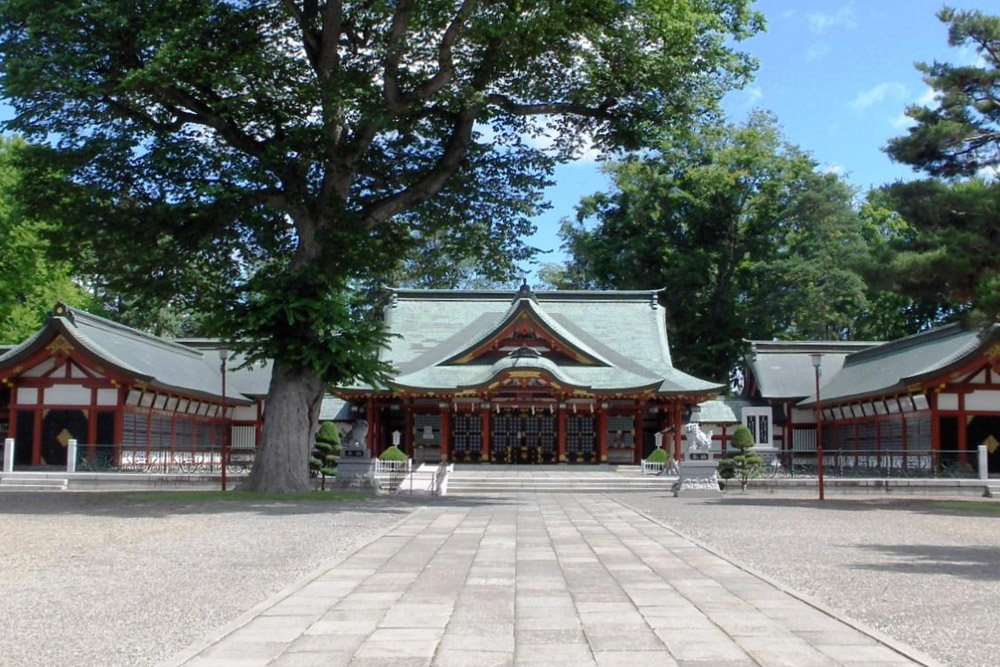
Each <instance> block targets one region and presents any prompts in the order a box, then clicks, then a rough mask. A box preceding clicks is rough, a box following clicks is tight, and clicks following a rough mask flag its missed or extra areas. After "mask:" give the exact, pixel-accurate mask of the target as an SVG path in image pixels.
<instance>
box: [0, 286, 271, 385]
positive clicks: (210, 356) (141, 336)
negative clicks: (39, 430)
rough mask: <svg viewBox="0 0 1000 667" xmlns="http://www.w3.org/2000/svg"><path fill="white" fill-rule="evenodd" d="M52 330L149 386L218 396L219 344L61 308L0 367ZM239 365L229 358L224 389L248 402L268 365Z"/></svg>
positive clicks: (49, 335)
mask: <svg viewBox="0 0 1000 667" xmlns="http://www.w3.org/2000/svg"><path fill="white" fill-rule="evenodd" d="M57 334H62V335H64V336H65V337H66V338H67V340H69V341H70V343H71V344H74V345H77V346H79V347H80V348H82V349H83V350H85V351H86V352H87V353H89V354H90V355H91V356H92V357H94V358H96V359H99V360H101V361H102V363H104V364H105V365H107V366H109V367H111V368H114V369H116V370H117V371H119V372H121V373H123V374H125V375H129V376H131V377H134V378H135V379H136V380H139V381H142V382H146V383H148V384H149V385H150V386H152V387H157V388H160V389H165V390H169V391H178V392H182V393H188V394H193V395H198V396H205V397H212V398H216V397H217V398H221V396H222V369H221V361H220V359H219V355H218V349H219V347H221V345H219V344H216V345H215V347H214V348H210V347H209V348H206V347H202V346H199V347H198V348H195V347H189V346H187V345H182V344H180V343H176V342H172V341H168V340H165V339H163V338H158V337H156V336H153V335H150V334H147V333H144V332H142V331H138V330H136V329H132V328H130V327H127V326H124V325H122V324H118V323H116V322H112V321H110V320H106V319H104V318H102V317H97V316H96V315H91V314H90V313H87V312H84V311H82V310H77V309H75V308H69V307H65V306H62V307H61V308H60V309H59V311H58V314H54V315H53V316H52V317H51V318H49V321H48V322H47V323H46V325H45V326H44V327H42V328H41V329H40V330H39V331H38V332H37V333H36V334H35V335H34V336H32V337H31V338H29V339H28V340H26V341H25V342H24V343H22V344H21V345H19V346H17V347H15V348H14V349H12V350H10V351H8V352H7V353H5V354H3V355H2V356H0V368H3V367H6V366H10V365H12V364H15V363H17V362H18V361H19V360H20V359H23V358H25V357H27V356H29V355H31V354H33V353H34V352H36V351H37V350H38V349H40V348H42V347H43V346H44V345H46V344H47V343H48V342H49V341H50V340H51V339H52V338H53V337H54V336H55V335H57ZM241 365H242V359H240V358H239V357H232V358H230V360H229V362H228V371H227V374H226V382H227V391H226V393H227V395H228V397H230V398H231V399H232V400H233V402H235V403H247V404H249V403H250V401H249V400H247V399H246V398H241V395H242V396H246V397H251V396H263V395H265V394H267V387H268V383H269V382H270V377H271V368H270V364H268V365H267V366H265V367H263V368H261V367H247V368H240V366H241Z"/></svg>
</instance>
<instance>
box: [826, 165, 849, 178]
mask: <svg viewBox="0 0 1000 667" xmlns="http://www.w3.org/2000/svg"><path fill="white" fill-rule="evenodd" d="M823 173H824V174H837V175H838V176H839V175H841V174H843V173H844V165H842V164H837V163H836V162H831V163H830V164H828V165H826V166H824V167H823Z"/></svg>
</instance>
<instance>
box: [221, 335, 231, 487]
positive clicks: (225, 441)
mask: <svg viewBox="0 0 1000 667" xmlns="http://www.w3.org/2000/svg"><path fill="white" fill-rule="evenodd" d="M228 360H229V350H228V349H226V348H224V347H220V348H219V361H220V362H221V363H222V447H221V449H220V455H221V457H222V490H223V491H225V490H226V484H227V482H228V480H227V479H226V456H227V454H228V453H229V452H228V447H227V445H228V443H229V438H228V437H226V436H227V435H228V433H227V431H228V430H229V429H228V428H227V427H226V412H227V406H226V362H227V361H228Z"/></svg>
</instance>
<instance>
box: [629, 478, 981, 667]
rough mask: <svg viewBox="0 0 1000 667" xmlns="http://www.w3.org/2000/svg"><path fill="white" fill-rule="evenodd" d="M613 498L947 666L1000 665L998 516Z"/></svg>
mask: <svg viewBox="0 0 1000 667" xmlns="http://www.w3.org/2000/svg"><path fill="white" fill-rule="evenodd" d="M617 498H618V499H619V500H621V501H622V502H624V503H626V504H628V505H630V506H632V507H635V508H637V509H641V510H643V511H645V512H646V513H648V514H650V515H651V516H655V517H656V518H658V519H659V520H661V521H663V522H664V523H666V524H667V525H669V526H672V527H673V528H675V529H677V530H678V531H679V532H681V533H684V534H686V535H688V536H689V537H693V538H695V539H697V540H699V541H701V542H703V543H705V544H707V545H709V546H712V547H714V548H715V549H716V550H718V551H720V552H722V553H724V554H726V555H728V556H730V557H731V558H733V559H734V560H735V561H737V562H739V563H742V564H745V565H748V566H750V567H752V568H754V569H756V570H758V571H760V572H763V573H764V574H767V575H769V576H771V577H772V578H774V579H776V580H778V581H781V582H782V583H784V584H786V585H788V586H790V587H791V588H793V589H795V590H797V591H800V592H802V593H805V594H807V595H811V596H813V597H815V598H818V599H819V600H822V601H823V602H825V603H826V604H828V605H830V606H831V607H833V608H835V609H837V610H840V611H841V612H843V613H845V614H846V615H847V616H849V617H851V618H854V619H856V620H858V621H861V622H863V623H865V624H867V625H869V626H871V627H874V628H877V629H878V630H881V631H882V632H885V633H886V634H888V635H890V636H892V637H895V638H896V639H899V640H901V641H903V642H906V643H908V644H910V645H911V646H914V647H917V648H919V649H921V650H923V651H925V652H926V653H928V654H930V655H931V656H933V657H935V658H937V659H938V660H940V661H942V662H944V663H946V664H949V665H953V666H954V667H988V666H990V665H997V664H1000V633H998V632H997V626H998V624H1000V513H988V512H983V511H969V510H956V509H950V508H945V507H942V506H940V505H937V504H936V503H940V502H941V501H942V500H945V499H942V498H933V499H926V500H918V499H911V498H907V499H898V500H897V499H887V498H877V499H873V498H872V497H871V496H865V497H853V498H845V497H843V496H840V497H837V498H835V499H829V498H828V499H827V500H826V501H825V503H824V504H823V505H822V506H820V504H819V503H818V501H816V500H811V499H806V498H804V497H803V496H797V497H775V496H774V495H771V494H768V495H757V494H754V493H753V492H752V491H751V492H749V493H748V494H746V495H745V496H743V495H740V494H738V493H737V494H732V495H727V497H726V498H725V499H724V500H721V501H719V500H694V499H678V498H673V497H670V496H665V495H664V494H633V493H630V494H620V495H618V496H617ZM962 500H969V499H968V498H964V499H962ZM991 502H992V501H991ZM997 509H1000V503H998V506H997Z"/></svg>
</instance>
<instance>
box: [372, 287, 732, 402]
mask: <svg viewBox="0 0 1000 667" xmlns="http://www.w3.org/2000/svg"><path fill="white" fill-rule="evenodd" d="M657 294H658V292H656V291H631V292H612V291H551V292H531V291H530V290H527V289H526V288H522V290H521V291H520V292H517V293H511V292H509V291H494V290H485V291H460V290H394V291H393V295H392V303H391V305H390V306H389V308H388V309H387V310H386V323H387V325H388V329H389V332H390V333H391V334H395V335H396V336H397V337H394V338H392V339H391V341H390V343H389V346H388V347H386V348H385V349H384V350H383V351H382V354H381V357H382V359H383V360H385V361H388V362H390V363H391V364H392V365H393V366H394V367H395V368H396V369H397V370H398V371H399V373H398V375H397V376H396V378H395V379H394V381H393V382H391V383H390V385H391V386H393V387H396V388H407V389H417V388H423V389H426V390H428V391H430V390H438V391H442V392H446V391H458V390H461V389H463V388H469V387H478V386H483V385H485V384H489V383H490V382H492V381H493V380H494V379H495V378H496V377H497V376H498V374H501V373H503V372H504V371H505V370H509V369H510V368H512V367H513V366H514V365H516V366H517V367H518V368H521V369H524V368H532V369H534V370H538V371H540V372H545V373H547V374H548V375H550V376H551V377H552V378H553V379H554V380H555V381H556V382H557V383H560V384H565V385H567V386H569V387H574V388H582V389H587V390H593V391H598V392H615V391H617V392H622V391H631V390H634V391H639V390H642V391H651V392H653V393H659V394H692V393H694V394H698V393H701V394H712V393H716V392H718V391H721V390H722V387H721V386H720V385H717V384H714V383H711V382H706V381H705V380H700V379H698V378H695V377H693V376H691V375H688V374H686V373H683V372H682V371H679V370H677V369H675V368H674V367H673V365H672V364H671V360H670V351H669V347H668V345H667V331H666V320H665V315H664V311H663V309H662V308H661V307H660V306H659V304H658V301H657ZM522 316H523V317H530V318H531V319H532V320H533V321H534V322H535V323H537V324H538V326H540V327H541V328H543V329H544V331H545V333H546V335H550V336H551V337H552V338H553V339H554V340H556V341H558V342H559V343H560V344H561V345H562V346H564V347H568V348H571V349H572V351H573V356H574V359H573V360H572V361H567V360H566V357H564V356H560V357H559V359H558V361H557V360H556V359H557V356H558V355H551V358H547V357H541V358H535V359H531V358H526V357H525V356H524V355H522V356H521V357H520V358H519V359H518V360H517V361H516V362H515V361H513V359H512V357H513V353H511V355H510V356H511V359H507V358H505V357H501V358H500V359H499V360H497V359H496V352H497V351H494V352H493V355H492V356H491V357H490V358H489V359H481V358H478V357H477V355H478V352H477V350H480V349H481V348H482V346H483V345H484V344H487V343H489V341H491V340H493V339H494V337H496V336H498V335H499V334H500V333H501V332H503V331H505V330H506V329H507V328H508V327H509V326H510V324H511V323H512V322H515V321H518V318H519V317H522Z"/></svg>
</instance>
